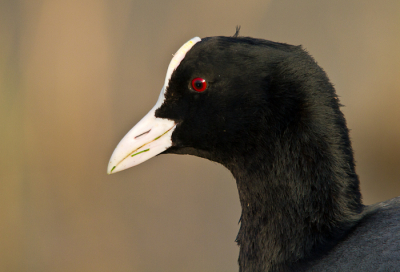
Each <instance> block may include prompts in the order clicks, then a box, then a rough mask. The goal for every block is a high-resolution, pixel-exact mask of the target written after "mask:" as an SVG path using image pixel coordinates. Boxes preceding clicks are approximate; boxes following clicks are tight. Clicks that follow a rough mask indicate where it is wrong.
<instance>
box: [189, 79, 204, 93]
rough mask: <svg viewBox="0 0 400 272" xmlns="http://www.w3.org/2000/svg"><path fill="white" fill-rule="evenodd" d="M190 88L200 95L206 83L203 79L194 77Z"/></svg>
mask: <svg viewBox="0 0 400 272" xmlns="http://www.w3.org/2000/svg"><path fill="white" fill-rule="evenodd" d="M192 87H193V90H195V91H196V92H199V93H201V92H203V91H204V90H205V89H206V88H207V82H206V80H205V79H203V78H201V77H196V78H195V79H193V80H192Z"/></svg>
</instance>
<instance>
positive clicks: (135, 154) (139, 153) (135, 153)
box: [111, 148, 150, 171]
mask: <svg viewBox="0 0 400 272" xmlns="http://www.w3.org/2000/svg"><path fill="white" fill-rule="evenodd" d="M149 150H150V148H148V149H145V150H142V151H140V152H138V153H135V154H133V155H131V157H133V156H136V155H138V154H140V153H143V152H147V151H149ZM113 169H114V168H113ZM111 171H112V170H111Z"/></svg>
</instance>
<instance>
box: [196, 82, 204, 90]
mask: <svg viewBox="0 0 400 272" xmlns="http://www.w3.org/2000/svg"><path fill="white" fill-rule="evenodd" d="M194 86H196V88H197V89H201V88H202V87H203V82H201V81H200V80H196V82H195V83H194Z"/></svg>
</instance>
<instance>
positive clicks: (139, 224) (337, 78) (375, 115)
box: [0, 0, 400, 271]
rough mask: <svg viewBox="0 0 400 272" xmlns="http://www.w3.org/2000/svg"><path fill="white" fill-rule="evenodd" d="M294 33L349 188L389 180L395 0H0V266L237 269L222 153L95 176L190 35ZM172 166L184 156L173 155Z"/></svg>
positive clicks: (396, 188) (394, 110) (397, 113)
mask: <svg viewBox="0 0 400 272" xmlns="http://www.w3.org/2000/svg"><path fill="white" fill-rule="evenodd" d="M236 25H241V26H242V30H241V35H244V36H254V37H259V38H264V39H269V40H274V41H279V42H286V43H291V44H302V45H303V46H304V47H305V48H306V49H307V50H308V51H309V52H310V53H311V54H312V55H313V56H314V57H315V59H316V60H317V61H318V63H319V64H320V65H321V66H322V67H323V68H324V69H325V71H326V72H327V73H328V75H329V76H330V79H331V81H332V82H333V83H334V84H335V86H336V89H337V92H338V94H339V95H340V96H341V101H342V103H343V104H344V105H346V107H344V108H343V111H344V113H345V115H346V117H347V121H348V125H349V127H350V128H351V137H352V140H353V147H354V149H355V156H356V160H357V162H358V164H357V170H358V174H359V176H360V179H361V188H362V192H363V195H364V202H365V203H366V204H371V203H374V202H378V201H382V200H385V199H389V198H392V197H395V196H398V195H400V141H399V139H400V123H399V121H400V107H399V104H400V1H398V0H391V1H373V0H368V1H366V0H358V1H348V0H337V1H318V0H306V1H295V0H283V1H265V0H263V1H258V0H250V1H216V0H198V1H190V2H189V1H183V0H170V1H155V0H147V1H127V0H121V1H110V0H108V1H107V0H79V1H55V0H51V1H45V0H37V1H22V0H21V1H17V0H9V1H0V124H1V134H0V151H1V157H0V160H1V161H0V162H1V166H2V167H1V168H2V170H1V172H0V271H237V270H238V269H237V264H236V263H237V256H238V247H237V246H236V244H235V243H234V239H235V237H236V233H237V231H238V224H237V222H238V219H239V216H240V206H239V200H238V196H237V191H236V184H235V181H234V179H233V178H232V177H231V175H230V173H229V172H228V171H227V170H225V169H224V168H223V167H221V166H219V165H217V164H215V163H212V162H209V161H206V160H203V159H200V158H195V157H190V156H177V155H165V156H159V157H157V158H154V159H152V160H150V161H148V162H146V163H144V164H142V165H139V166H137V167H135V168H132V169H130V170H126V171H124V172H121V173H118V174H115V175H111V176H107V175H106V167H107V163H108V159H109V157H110V156H111V153H112V151H113V150H114V148H115V146H116V145H117V143H118V142H119V140H120V139H121V138H122V136H124V135H125V133H126V132H127V131H128V130H129V129H130V128H131V127H132V126H133V125H134V124H135V123H136V122H137V121H138V120H139V119H140V118H141V117H142V116H143V115H144V114H145V113H147V111H148V110H149V109H150V108H151V107H152V106H153V105H154V103H155V102H156V100H157V97H158V94H159V91H160V89H161V87H162V84H163V82H164V77H165V73H166V68H167V66H168V63H169V61H170V59H171V57H172V55H171V54H173V53H175V51H176V50H177V49H178V48H179V47H180V46H181V45H182V44H183V43H184V42H186V41H187V40H189V39H190V38H192V37H194V36H200V37H206V36H215V35H225V36H231V35H233V34H234V32H235V27H236ZM182 169H185V170H184V171H182Z"/></svg>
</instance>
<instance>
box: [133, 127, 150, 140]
mask: <svg viewBox="0 0 400 272" xmlns="http://www.w3.org/2000/svg"><path fill="white" fill-rule="evenodd" d="M150 130H151V129H149V130H148V131H146V132H143V133H142V134H139V135H137V136H135V139H137V138H139V137H141V136H143V135H145V134H147V133H149V132H150Z"/></svg>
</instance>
